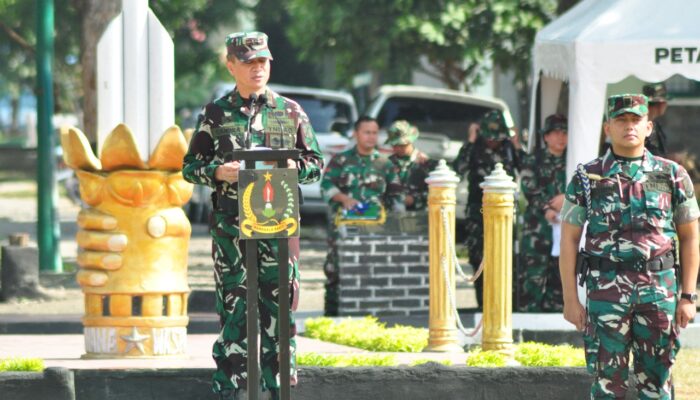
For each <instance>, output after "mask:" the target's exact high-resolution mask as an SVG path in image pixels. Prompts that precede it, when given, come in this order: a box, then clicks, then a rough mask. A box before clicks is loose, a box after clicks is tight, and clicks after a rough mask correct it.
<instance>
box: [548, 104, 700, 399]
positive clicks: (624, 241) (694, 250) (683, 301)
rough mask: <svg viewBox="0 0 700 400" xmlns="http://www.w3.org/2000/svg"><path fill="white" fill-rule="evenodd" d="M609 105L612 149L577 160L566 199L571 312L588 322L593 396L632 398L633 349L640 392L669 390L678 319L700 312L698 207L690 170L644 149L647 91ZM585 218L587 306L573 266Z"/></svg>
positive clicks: (566, 282) (662, 395) (667, 394)
mask: <svg viewBox="0 0 700 400" xmlns="http://www.w3.org/2000/svg"><path fill="white" fill-rule="evenodd" d="M607 114H608V118H607V121H606V123H605V125H604V129H605V134H606V135H607V136H608V137H609V138H610V140H611V142H612V150H608V151H607V152H606V153H605V155H604V156H602V157H600V158H597V159H596V160H594V161H592V162H590V163H588V164H587V165H585V166H581V167H580V168H579V171H578V173H577V174H576V175H574V178H573V179H572V181H571V183H570V184H569V186H568V187H567V190H566V200H565V201H564V206H563V208H562V219H563V226H562V242H561V257H560V268H561V275H562V285H563V291H564V318H566V320H567V321H569V322H571V323H572V324H574V325H576V328H577V329H578V330H584V329H585V333H584V337H583V340H584V344H585V347H586V362H587V364H588V370H589V371H590V372H591V373H593V374H595V379H594V381H593V385H592V387H591V398H610V399H612V398H616V399H617V398H624V397H625V393H626V391H627V378H628V373H629V372H628V369H629V367H628V363H629V350H630V348H631V349H632V352H633V355H634V374H635V376H636V378H637V379H636V380H637V390H638V393H639V398H644V399H650V398H654V399H670V398H672V396H673V390H672V385H671V371H670V369H671V365H672V364H673V361H674V359H675V356H676V352H677V351H678V349H679V347H680V344H679V341H678V333H679V332H678V327H679V326H680V327H681V328H684V327H686V325H687V324H688V321H689V320H691V319H692V318H693V317H694V316H695V298H696V294H695V290H696V288H695V282H696V278H697V274H698V261H699V256H698V222H697V218H698V216H700V211H699V210H698V204H697V202H696V199H695V194H694V193H693V184H692V182H691V180H690V178H689V177H688V174H687V172H686V171H685V169H683V167H681V166H679V165H678V164H676V163H675V162H673V161H669V160H666V159H663V158H660V157H655V156H653V155H652V154H651V152H649V151H645V149H644V139H645V137H647V136H648V135H649V134H650V133H651V129H652V123H651V121H649V120H648V119H647V98H646V96H644V95H639V94H627V95H618V96H612V97H610V98H609V99H608V103H607ZM586 221H587V222H588V224H587V229H586V238H585V245H584V248H583V253H581V254H579V257H580V259H581V260H583V261H584V264H582V265H584V266H587V267H588V271H587V272H586V269H585V268H583V269H582V271H581V272H582V274H581V275H582V278H584V279H585V282H586V288H587V302H586V309H584V308H583V306H581V304H580V303H579V300H578V297H577V293H576V274H575V268H574V266H575V265H576V264H577V262H576V253H577V248H578V245H579V243H580V238H581V233H582V228H583V225H584V223H585V222H586ZM676 238H678V243H679V246H680V247H679V250H680V269H681V273H680V277H681V282H680V292H681V295H680V300H677V292H678V289H679V288H678V282H677V277H676V270H675V268H674V267H675V266H676V264H677V263H676V260H675V255H676V251H675V248H674V244H675V239H676Z"/></svg>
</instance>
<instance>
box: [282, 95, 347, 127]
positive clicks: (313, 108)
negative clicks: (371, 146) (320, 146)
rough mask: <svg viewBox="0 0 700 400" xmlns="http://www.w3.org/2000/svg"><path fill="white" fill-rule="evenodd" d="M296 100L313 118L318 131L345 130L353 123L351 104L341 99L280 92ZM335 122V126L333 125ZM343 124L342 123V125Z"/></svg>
mask: <svg viewBox="0 0 700 400" xmlns="http://www.w3.org/2000/svg"><path fill="white" fill-rule="evenodd" d="M280 94H281V95H283V96H285V97H289V98H290V99H292V100H294V101H296V102H297V103H299V105H301V108H303V109H304V111H306V114H307V115H308V116H309V120H311V125H312V126H313V127H314V131H316V133H329V132H331V131H332V130H336V131H341V132H345V130H347V129H348V128H349V126H350V124H351V123H352V120H353V118H352V112H351V108H350V105H349V104H347V103H342V102H339V101H333V100H327V99H320V98H317V97H315V96H309V95H300V94H289V93H280ZM334 124H335V127H334V126H333V125H334ZM341 124H342V125H341Z"/></svg>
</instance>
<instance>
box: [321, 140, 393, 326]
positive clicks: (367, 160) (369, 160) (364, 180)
mask: <svg viewBox="0 0 700 400" xmlns="http://www.w3.org/2000/svg"><path fill="white" fill-rule="evenodd" d="M321 193H322V195H323V199H324V200H325V201H327V202H329V204H330V210H329V212H330V216H329V222H328V238H327V242H328V255H327V256H326V262H325V264H324V266H323V272H324V273H325V275H326V284H325V286H326V295H325V314H326V315H331V316H332V315H338V295H339V293H338V249H337V246H336V241H337V240H338V237H339V232H338V228H337V227H336V226H335V224H334V218H333V217H334V216H335V215H336V214H337V213H338V211H339V210H340V209H342V204H341V203H338V202H336V201H332V200H331V198H332V197H333V196H335V195H336V194H338V193H344V194H346V195H348V196H350V197H352V198H353V199H355V200H357V201H360V202H377V203H381V204H383V205H384V207H385V208H386V210H387V211H388V210H391V209H392V208H395V207H397V206H400V207H402V206H403V193H402V191H401V184H400V182H399V176H398V174H397V173H396V170H395V169H394V167H393V165H392V163H391V161H389V160H388V159H387V158H386V157H384V156H382V155H380V154H379V151H377V150H376V149H375V150H374V152H373V153H372V154H371V155H368V156H362V155H360V154H359V153H358V152H357V146H355V147H353V148H352V149H349V150H346V151H344V152H341V153H338V154H336V155H334V156H333V158H331V160H330V161H329V162H328V165H327V166H326V169H325V170H324V171H323V179H322V180H321Z"/></svg>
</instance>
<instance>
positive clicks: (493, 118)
mask: <svg viewBox="0 0 700 400" xmlns="http://www.w3.org/2000/svg"><path fill="white" fill-rule="evenodd" d="M479 129H480V131H481V135H483V136H484V137H485V138H486V139H492V140H502V139H508V138H509V137H510V136H511V132H510V129H508V127H507V126H506V121H505V119H504V118H503V112H501V111H500V110H491V111H489V112H487V113H486V114H484V116H483V117H481V122H480V123H479Z"/></svg>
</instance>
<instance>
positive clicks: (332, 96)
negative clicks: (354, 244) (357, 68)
mask: <svg viewBox="0 0 700 400" xmlns="http://www.w3.org/2000/svg"><path fill="white" fill-rule="evenodd" d="M269 87H270V89H272V90H273V91H274V92H276V93H279V94H280V95H282V96H285V97H288V98H290V99H292V100H294V101H296V102H297V103H299V104H300V105H301V107H302V108H303V109H304V111H306V113H307V115H308V116H309V120H310V121H311V125H312V126H313V128H314V131H315V132H316V139H317V140H318V144H319V147H320V149H321V152H322V153H323V157H324V160H325V162H326V163H328V161H329V160H330V159H331V157H332V156H333V155H334V154H335V153H337V152H339V151H342V150H344V149H345V148H346V147H348V143H349V139H348V137H349V135H350V133H351V130H352V124H353V123H354V122H355V120H356V119H357V107H356V106H355V100H354V99H353V98H352V96H351V95H350V94H349V93H346V92H342V91H337V90H328V89H318V88H309V87H298V86H286V85H275V84H271V85H269ZM233 88H234V84H220V85H218V86H217V87H216V88H215V90H214V99H217V98H220V97H222V96H224V95H226V93H229V92H230V91H232V90H233ZM209 193H211V190H209V189H208V188H205V187H199V188H197V189H196V190H195V193H194V195H193V196H192V200H190V205H189V209H190V211H192V212H190V213H189V214H190V220H192V221H193V222H202V218H206V216H207V215H208V207H209ZM301 193H302V196H303V203H302V204H301V207H300V210H301V212H302V213H318V214H325V212H326V210H327V208H328V204H327V203H325V202H324V201H323V199H322V198H321V186H320V183H319V182H316V183H312V184H308V185H301ZM195 211H196V215H193V214H194V212H195Z"/></svg>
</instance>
